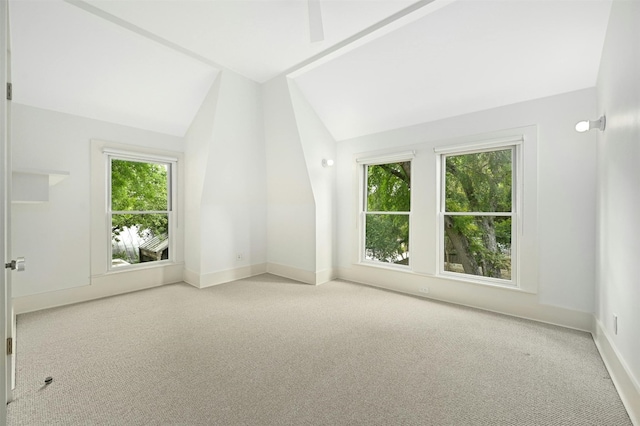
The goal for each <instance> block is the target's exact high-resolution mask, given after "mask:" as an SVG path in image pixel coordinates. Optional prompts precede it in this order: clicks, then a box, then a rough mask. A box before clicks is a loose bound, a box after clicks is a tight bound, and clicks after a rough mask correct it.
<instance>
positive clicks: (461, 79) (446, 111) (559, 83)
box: [296, 0, 611, 140]
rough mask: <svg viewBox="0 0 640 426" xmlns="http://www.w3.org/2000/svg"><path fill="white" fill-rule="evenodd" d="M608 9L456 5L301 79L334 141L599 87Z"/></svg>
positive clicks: (479, 2) (596, 5)
mask: <svg viewBox="0 0 640 426" xmlns="http://www.w3.org/2000/svg"><path fill="white" fill-rule="evenodd" d="M610 5H611V3H610V2H608V1H540V0H533V1H523V0H520V1H484V0H476V1H456V2H453V3H452V4H450V5H448V6H446V7H444V8H441V9H439V10H437V11H435V12H433V13H431V14H429V15H427V16H425V17H423V18H421V19H419V20H417V21H414V22H413V23H410V24H408V25H406V26H404V27H402V28H400V29H398V30H396V31H394V32H393V33H390V34H387V35H385V36H384V37H381V38H378V39H376V40H374V41H372V42H370V43H368V44H366V45H364V46H361V47H359V48H357V49H354V50H352V51H350V52H349V53H348V54H345V55H343V56H341V57H339V58H337V59H334V60H332V61H330V62H328V63H325V64H322V65H321V66H318V67H317V68H315V69H312V70H310V71H309V72H307V73H305V74H303V75H301V76H299V77H297V78H296V82H297V83H298V85H299V87H300V89H301V90H302V92H303V93H304V94H305V96H306V97H307V99H308V100H309V102H310V103H311V105H312V106H313V107H314V109H315V110H316V112H317V113H318V115H319V116H320V118H321V119H322V120H323V122H324V123H325V125H326V126H327V128H328V129H329V130H330V131H331V133H332V134H333V136H334V137H335V138H336V139H338V140H342V139H346V138H351V137H356V136H361V135H363V134H369V133H375V132H379V131H384V130H389V129H393V128H399V127H404V126H409V125H414V124H418V123H422V122H428V121H434V120H438V119H442V118H446V117H452V116H456V115H461V114H465V113H470V112H474V111H481V110H485V109H489V108H494V107H498V106H503V105H509V104H513V103H517V102H522V101H526V100H531V99H536V98H541V97H546V96H551V95H555V94H559V93H564V92H569V91H573V90H579V89H584V88H588V87H594V86H595V84H596V78H597V74H598V68H599V63H600V55H601V51H602V46H603V42H604V37H605V33H606V27H607V23H608V16H609V9H610Z"/></svg>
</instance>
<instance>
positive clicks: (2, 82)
mask: <svg viewBox="0 0 640 426" xmlns="http://www.w3.org/2000/svg"><path fill="white" fill-rule="evenodd" d="M7 8H8V2H7V0H0V22H1V23H2V25H0V28H2V31H0V75H1V77H0V93H1V94H2V101H1V102H0V127H1V131H0V167H2V172H0V236H1V237H2V241H3V242H2V244H0V260H3V262H5V263H6V262H7V261H9V260H10V259H8V258H7V256H8V255H10V254H11V250H10V249H11V244H10V236H11V234H10V232H9V228H8V223H9V222H8V219H9V216H10V208H11V201H10V200H9V199H8V196H9V195H8V194H10V193H11V191H10V190H8V187H7V185H8V184H9V183H10V182H11V175H10V173H11V172H10V170H11V164H10V157H9V142H8V137H9V131H8V124H9V119H8V114H9V112H8V101H7V100H6V96H5V88H6V86H7V74H8V52H7V49H8V33H9V17H8V11H7ZM3 270H4V272H3V273H1V274H0V321H1V323H0V330H4V332H3V333H0V336H2V337H3V340H2V341H1V342H0V350H1V351H3V352H5V353H6V351H4V347H5V345H4V342H6V338H7V337H8V333H7V331H9V330H10V328H8V326H9V327H10V326H11V324H12V319H11V318H8V317H7V315H8V314H9V315H11V309H7V307H8V306H11V289H10V284H11V281H10V274H11V270H10V269H6V268H3ZM9 335H10V334H9ZM0 359H1V360H2V361H1V362H0V402H3V401H7V402H8V401H9V398H10V397H11V380H10V378H11V374H8V373H9V372H10V371H11V370H8V369H7V366H9V365H10V364H9V363H8V362H7V361H8V359H9V357H8V356H2V355H0ZM6 418H7V406H6V404H4V403H0V425H4V424H6Z"/></svg>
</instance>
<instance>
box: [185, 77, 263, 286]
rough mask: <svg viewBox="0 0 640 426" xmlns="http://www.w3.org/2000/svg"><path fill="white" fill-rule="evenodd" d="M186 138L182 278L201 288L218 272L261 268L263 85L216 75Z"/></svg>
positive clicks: (210, 281)
mask: <svg viewBox="0 0 640 426" xmlns="http://www.w3.org/2000/svg"><path fill="white" fill-rule="evenodd" d="M185 139H186V157H187V168H188V169H190V170H188V171H187V173H188V175H187V199H188V202H187V204H188V207H187V209H186V222H187V224H188V225H187V236H186V241H187V243H186V246H187V257H186V268H187V270H188V272H187V275H186V276H187V280H188V281H190V282H191V283H192V284H195V285H198V286H205V285H210V284H214V283H217V282H215V280H216V278H214V276H215V274H220V273H223V272H225V271H230V270H244V269H245V268H247V267H250V266H252V265H260V264H264V263H265V262H266V235H267V231H266V200H267V186H266V165H265V161H264V157H265V147H264V139H263V122H262V102H261V91H260V85H258V84H257V83H255V82H253V81H251V80H248V79H246V78H244V77H241V76H239V75H237V74H235V73H233V72H230V71H223V72H221V73H220V76H219V77H218V80H217V81H216V82H215V84H214V85H213V87H212V88H211V90H210V92H209V94H208V95H207V97H206V99H205V102H204V103H203V105H202V107H201V109H200V112H199V113H198V115H197V116H196V120H194V122H193V123H192V126H191V128H190V130H189V132H188V133H187V137H186V138H185ZM193 274H195V278H194V275H193ZM236 277H237V276H236ZM212 280H213V281H212Z"/></svg>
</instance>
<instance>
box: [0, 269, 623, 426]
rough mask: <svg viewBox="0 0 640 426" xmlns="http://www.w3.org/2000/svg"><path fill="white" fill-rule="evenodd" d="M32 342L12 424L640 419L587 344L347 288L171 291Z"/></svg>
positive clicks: (554, 332)
mask: <svg viewBox="0 0 640 426" xmlns="http://www.w3.org/2000/svg"><path fill="white" fill-rule="evenodd" d="M17 345H18V347H17V354H18V357H17V380H18V385H17V389H16V391H15V401H14V402H12V403H11V404H9V406H8V412H9V416H8V424H9V425H45V424H47V425H51V424H54V425H178V424H179V425H356V424H361V425H457V426H458V425H581V426H582V425H598V426H603V425H615V426H622V425H630V424H631V423H630V420H629V417H628V416H627V414H626V412H625V410H624V407H623V405H622V403H621V401H620V398H619V396H618V394H617V393H616V391H615V388H614V387H613V385H612V382H611V379H610V377H609V375H608V373H607V371H606V369H605V368H604V366H603V364H602V360H601V359H600V357H599V356H598V353H597V350H596V348H595V345H594V343H593V341H592V339H591V336H590V335H589V334H587V333H582V332H577V331H572V330H567V329H563V328H560V327H555V326H550V325H545V324H539V323H535V322H531V321H526V320H519V319H514V318H510V317H506V316H502V315H497V314H492V313H487V312H483V311H478V310H474V309H469V308H463V307H457V306H454V305H449V304H445V303H438V302H433V301H429V300H426V299H421V298H417V297H411V296H406V295H402V294H397V293H392V292H387V291H383V290H378V289H374V288H370V287H366V286H361V285H356V284H350V283H345V282H339V281H335V282H331V283H327V284H324V285H322V286H318V287H315V286H310V285H303V284H298V283H294V282H293V281H288V280H285V279H281V278H278V277H274V276H271V275H262V276H258V277H254V278H251V279H246V280H241V281H238V282H235V283H230V284H224V285H220V286H216V287H212V288H208V289H205V290H198V289H195V288H193V287H191V286H189V285H186V284H177V285H170V286H164V287H160V288H156V289H153V290H146V291H141V292H137V293H132V294H128V295H123V296H116V297H112V298H108V299H102V300H97V301H93V302H87V303H82V304H78V305H73V306H68V307H63V308H57V309H51V310H47V311H41V312H36V313H30V314H25V315H20V316H19V317H18V340H17ZM47 376H53V379H54V380H53V383H52V384H50V385H49V386H45V385H44V379H45V377H47Z"/></svg>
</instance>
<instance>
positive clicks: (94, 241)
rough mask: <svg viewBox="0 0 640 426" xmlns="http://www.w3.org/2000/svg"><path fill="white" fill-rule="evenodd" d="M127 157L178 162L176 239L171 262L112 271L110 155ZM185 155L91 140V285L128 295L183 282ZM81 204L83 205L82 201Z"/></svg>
mask: <svg viewBox="0 0 640 426" xmlns="http://www.w3.org/2000/svg"><path fill="white" fill-rule="evenodd" d="M109 154H111V155H117V156H125V157H128V158H137V159H142V160H150V161H158V162H167V161H175V166H174V167H173V170H172V174H171V176H172V182H173V188H172V197H171V200H172V203H173V204H172V211H173V223H172V228H171V229H169V232H170V233H171V234H172V235H173V236H174V238H173V239H172V240H173V241H171V242H170V246H169V251H170V253H171V251H172V252H173V253H171V257H170V259H169V260H163V261H156V262H144V263H142V264H140V263H139V264H136V265H131V266H123V267H117V268H110V265H111V255H110V250H111V228H110V226H111V223H110V217H109V216H108V214H107V212H108V210H107V209H108V206H110V204H108V203H109V194H110V190H109V183H110V179H109V176H108V173H109V170H110V166H109V164H108V161H109V160H108V155H109ZM183 165H184V153H182V152H180V151H172V150H167V149H161V148H155V147H152V146H148V145H131V144H124V143H118V142H110V141H104V140H99V139H92V140H91V181H90V187H91V199H90V209H91V217H90V229H91V238H90V247H91V256H90V257H91V276H90V282H91V285H98V286H102V285H105V286H108V287H109V288H111V289H112V290H110V291H116V290H118V291H128V290H131V289H141V288H146V287H150V286H153V285H158V283H163V284H168V283H170V282H177V281H180V280H181V279H182V276H183V269H184V217H183V216H184V215H183V214H182V213H181V212H182V209H183V208H184V180H185V175H184V167H183ZM79 203H82V201H81V200H79Z"/></svg>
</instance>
